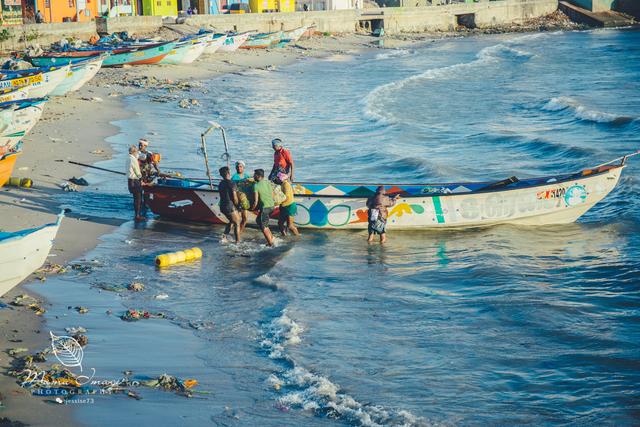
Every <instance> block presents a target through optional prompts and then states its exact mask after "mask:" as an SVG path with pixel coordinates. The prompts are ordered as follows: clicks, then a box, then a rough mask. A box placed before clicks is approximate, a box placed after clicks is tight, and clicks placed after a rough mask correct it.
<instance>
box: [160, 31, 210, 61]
mask: <svg viewBox="0 0 640 427" xmlns="http://www.w3.org/2000/svg"><path fill="white" fill-rule="evenodd" d="M210 42H211V35H210V34H204V35H201V36H198V37H189V38H187V39H186V40H181V41H180V42H179V43H177V44H176V45H175V47H174V48H173V49H172V50H171V51H170V52H169V53H168V54H167V56H165V57H164V58H162V60H161V61H160V64H174V65H179V64H191V63H192V62H194V61H195V60H196V59H198V58H199V57H200V55H202V54H203V53H204V51H205V49H206V48H207V46H208V45H209V43H210Z"/></svg>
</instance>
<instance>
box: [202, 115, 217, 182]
mask: <svg viewBox="0 0 640 427" xmlns="http://www.w3.org/2000/svg"><path fill="white" fill-rule="evenodd" d="M216 124H217V123H216ZM218 126H219V125H218ZM214 127H215V126H214V125H213V123H212V124H211V126H209V128H208V129H207V130H206V131H204V133H202V134H201V135H200V143H201V144H202V154H204V165H205V167H206V168H207V178H209V187H211V189H212V190H213V178H211V169H210V168H209V156H208V155H207V142H206V141H205V136H206V135H207V134H208V133H209V132H211V129H213V128H214Z"/></svg>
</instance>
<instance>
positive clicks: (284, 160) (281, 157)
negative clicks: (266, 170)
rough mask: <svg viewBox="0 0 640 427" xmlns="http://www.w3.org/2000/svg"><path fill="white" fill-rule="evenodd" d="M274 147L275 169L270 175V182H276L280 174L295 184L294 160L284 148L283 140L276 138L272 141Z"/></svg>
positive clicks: (272, 169) (273, 168)
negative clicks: (285, 175)
mask: <svg viewBox="0 0 640 427" xmlns="http://www.w3.org/2000/svg"><path fill="white" fill-rule="evenodd" d="M271 146H272V147H273V167H272V168H271V173H270V174H269V181H275V179H276V178H277V177H278V174H279V173H285V174H287V176H288V177H289V181H291V182H293V158H292V157H291V153H290V152H289V150H287V149H286V148H284V147H283V146H282V140H281V139H280V138H275V139H274V140H273V141H271Z"/></svg>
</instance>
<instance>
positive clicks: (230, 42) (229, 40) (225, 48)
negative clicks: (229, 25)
mask: <svg viewBox="0 0 640 427" xmlns="http://www.w3.org/2000/svg"><path fill="white" fill-rule="evenodd" d="M251 34H253V33H252V32H251V31H248V32H246V33H235V34H226V37H225V39H224V43H222V44H221V45H220V47H219V48H218V49H217V50H218V52H234V51H236V50H238V49H239V48H240V46H242V45H243V44H244V42H246V41H247V39H248V38H249V36H251Z"/></svg>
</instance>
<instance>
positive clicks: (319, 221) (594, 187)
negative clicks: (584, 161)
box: [146, 165, 623, 230]
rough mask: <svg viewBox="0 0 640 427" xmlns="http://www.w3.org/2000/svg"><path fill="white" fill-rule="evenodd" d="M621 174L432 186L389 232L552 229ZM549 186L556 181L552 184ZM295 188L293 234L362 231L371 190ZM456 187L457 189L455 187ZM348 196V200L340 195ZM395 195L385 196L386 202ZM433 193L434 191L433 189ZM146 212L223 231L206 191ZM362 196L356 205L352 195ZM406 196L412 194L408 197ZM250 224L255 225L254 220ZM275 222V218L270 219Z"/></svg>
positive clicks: (179, 195)
mask: <svg viewBox="0 0 640 427" xmlns="http://www.w3.org/2000/svg"><path fill="white" fill-rule="evenodd" d="M622 168H623V166H622V165H620V166H616V167H606V168H604V169H602V170H601V171H599V172H590V173H588V174H587V175H581V174H584V173H586V172H585V171H583V172H582V173H579V174H573V175H571V176H570V177H569V178H567V179H565V180H562V181H560V180H555V181H551V182H544V181H540V182H541V184H539V185H532V186H528V187H526V188H514V189H503V190H494V191H468V192H461V193H453V192H444V193H437V192H433V189H434V188H436V187H434V186H425V187H423V188H422V192H423V194H424V195H421V194H420V192H421V191H420V189H421V188H420V186H411V187H407V188H410V191H409V192H407V191H402V192H400V191H399V192H398V194H402V195H401V197H400V198H399V199H398V200H397V202H396V204H395V206H394V207H392V208H390V209H389V217H388V222H387V228H388V229H390V230H394V229H395V230H411V229H443V228H473V227H483V226H492V225H497V224H515V225H532V226H540V225H551V224H567V223H571V222H574V221H576V220H577V219H578V218H579V217H580V216H582V215H583V214H584V213H585V212H586V211H588V210H589V209H590V208H591V207H593V206H594V205H595V204H596V203H598V202H599V201H600V200H602V199H603V198H604V197H605V196H606V195H607V194H609V192H611V190H613V188H614V187H615V186H616V184H617V182H618V180H619V179H620V174H621V172H622ZM549 178H550V179H555V178H551V177H549ZM322 185H324V186H325V187H324V189H319V188H318V186H319V184H314V185H306V184H296V185H295V187H294V191H295V193H296V195H295V200H296V203H297V205H298V214H297V215H296V217H295V222H296V224H297V225H298V226H299V227H303V228H318V229H366V228H367V226H368V221H367V212H368V211H367V208H366V200H367V197H368V195H369V194H372V193H373V190H372V189H375V186H371V185H370V186H357V187H356V186H353V185H350V186H341V185H338V184H336V185H335V186H332V185H328V184H322ZM456 185H458V186H459V187H460V186H461V185H462V184H456ZM341 187H342V188H343V189H351V190H352V194H346V193H343V194H342V195H340V194H338V193H340V192H343V191H342V190H341ZM394 188H397V187H392V188H391V189H389V192H390V193H392V194H393V192H394ZM436 190H437V188H436ZM146 191H147V192H148V193H149V196H150V203H149V205H150V208H151V210H152V211H153V212H154V213H156V214H158V215H160V216H162V217H165V218H168V219H172V220H177V221H195V222H207V223H213V224H220V223H225V222H226V219H225V218H224V216H223V215H222V213H221V212H220V210H219V208H218V202H219V195H218V193H217V191H214V190H210V189H208V188H204V187H200V188H190V187H178V186H154V187H149V188H147V190H146ZM358 192H360V193H366V192H368V194H363V196H362V197H357V196H355V194H358ZM409 193H411V194H409ZM250 216H251V217H255V214H254V213H253V212H251V213H250ZM275 216H277V210H276V212H274V217H275Z"/></svg>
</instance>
